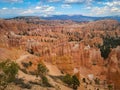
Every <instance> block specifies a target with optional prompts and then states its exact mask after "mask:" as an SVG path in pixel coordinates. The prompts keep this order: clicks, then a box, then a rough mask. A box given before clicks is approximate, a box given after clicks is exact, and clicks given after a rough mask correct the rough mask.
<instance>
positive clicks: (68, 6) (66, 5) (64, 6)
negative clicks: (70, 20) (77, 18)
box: [61, 4, 71, 8]
mask: <svg viewBox="0 0 120 90" xmlns="http://www.w3.org/2000/svg"><path fill="white" fill-rule="evenodd" d="M61 7H62V8H71V5H69V4H62V5H61Z"/></svg>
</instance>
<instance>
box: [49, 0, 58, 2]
mask: <svg viewBox="0 0 120 90" xmlns="http://www.w3.org/2000/svg"><path fill="white" fill-rule="evenodd" d="M58 1H60V0H48V2H58Z"/></svg>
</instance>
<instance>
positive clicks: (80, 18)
mask: <svg viewBox="0 0 120 90" xmlns="http://www.w3.org/2000/svg"><path fill="white" fill-rule="evenodd" d="M41 18H42V19H45V20H73V21H78V22H81V21H96V20H102V19H114V20H117V21H120V16H105V17H92V16H83V15H71V16H70V15H53V16H49V17H41Z"/></svg>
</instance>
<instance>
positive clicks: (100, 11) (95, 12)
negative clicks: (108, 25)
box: [90, 6, 120, 16]
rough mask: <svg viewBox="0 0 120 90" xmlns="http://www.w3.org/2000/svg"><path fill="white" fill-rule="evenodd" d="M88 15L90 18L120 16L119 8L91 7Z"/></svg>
mask: <svg viewBox="0 0 120 90" xmlns="http://www.w3.org/2000/svg"><path fill="white" fill-rule="evenodd" d="M90 12H91V13H90V15H92V16H109V15H120V8H119V7H111V8H110V7H109V6H104V7H93V8H92V9H91V10H90Z"/></svg>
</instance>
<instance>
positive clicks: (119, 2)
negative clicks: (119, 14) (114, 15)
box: [105, 1, 120, 7]
mask: <svg viewBox="0 0 120 90" xmlns="http://www.w3.org/2000/svg"><path fill="white" fill-rule="evenodd" d="M105 5H107V6H110V7H112V6H120V1H113V2H106V3H105Z"/></svg>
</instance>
